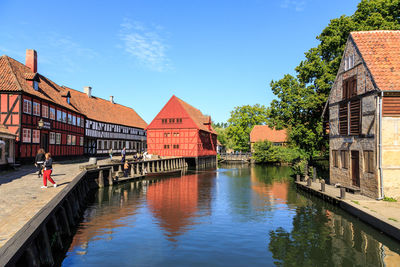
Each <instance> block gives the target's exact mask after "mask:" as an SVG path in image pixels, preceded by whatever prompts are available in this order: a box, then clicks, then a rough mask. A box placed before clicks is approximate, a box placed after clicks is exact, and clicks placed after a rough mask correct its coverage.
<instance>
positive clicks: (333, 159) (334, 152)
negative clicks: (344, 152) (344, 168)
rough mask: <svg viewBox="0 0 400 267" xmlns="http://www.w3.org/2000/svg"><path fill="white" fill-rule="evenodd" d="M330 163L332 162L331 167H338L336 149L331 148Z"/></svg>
mask: <svg viewBox="0 0 400 267" xmlns="http://www.w3.org/2000/svg"><path fill="white" fill-rule="evenodd" d="M332 163H333V167H336V168H337V167H339V165H338V151H337V150H332Z"/></svg>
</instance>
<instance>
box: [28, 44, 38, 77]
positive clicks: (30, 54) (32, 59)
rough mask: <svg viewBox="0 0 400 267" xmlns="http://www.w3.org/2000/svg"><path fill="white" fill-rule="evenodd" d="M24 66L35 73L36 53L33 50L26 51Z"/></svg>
mask: <svg viewBox="0 0 400 267" xmlns="http://www.w3.org/2000/svg"><path fill="white" fill-rule="evenodd" d="M25 65H26V66H27V67H29V68H30V69H31V70H32V71H33V72H34V73H36V72H37V53H36V51H35V50H33V49H26V57H25Z"/></svg>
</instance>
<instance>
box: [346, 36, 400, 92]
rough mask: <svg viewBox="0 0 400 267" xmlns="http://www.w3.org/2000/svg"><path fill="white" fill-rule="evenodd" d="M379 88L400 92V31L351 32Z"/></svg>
mask: <svg viewBox="0 0 400 267" xmlns="http://www.w3.org/2000/svg"><path fill="white" fill-rule="evenodd" d="M350 36H351V38H352V39H353V40H354V42H355V44H356V46H357V48H358V50H359V51H360V53H361V56H362V58H363V59H364V61H365V63H366V64H367V67H368V69H369V70H370V72H371V74H372V77H373V79H374V80H375V82H376V84H377V86H378V88H379V89H380V90H382V91H392V90H400V31H360V32H351V33H350Z"/></svg>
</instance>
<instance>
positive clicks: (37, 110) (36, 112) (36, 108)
mask: <svg viewBox="0 0 400 267" xmlns="http://www.w3.org/2000/svg"><path fill="white" fill-rule="evenodd" d="M33 115H35V116H40V104H39V103H37V102H33Z"/></svg>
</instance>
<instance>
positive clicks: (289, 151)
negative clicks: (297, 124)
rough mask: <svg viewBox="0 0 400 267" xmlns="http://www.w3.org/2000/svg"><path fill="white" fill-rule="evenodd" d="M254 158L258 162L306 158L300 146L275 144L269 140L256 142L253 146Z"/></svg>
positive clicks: (287, 161)
mask: <svg viewBox="0 0 400 267" xmlns="http://www.w3.org/2000/svg"><path fill="white" fill-rule="evenodd" d="M253 149H254V152H253V156H252V157H253V159H254V160H255V162H257V163H275V162H280V163H292V162H294V161H295V160H299V159H302V158H304V153H302V151H300V150H299V149H298V148H292V147H285V146H274V145H273V144H272V143H271V142H269V141H261V142H256V143H255V144H254V146H253Z"/></svg>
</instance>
